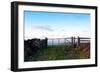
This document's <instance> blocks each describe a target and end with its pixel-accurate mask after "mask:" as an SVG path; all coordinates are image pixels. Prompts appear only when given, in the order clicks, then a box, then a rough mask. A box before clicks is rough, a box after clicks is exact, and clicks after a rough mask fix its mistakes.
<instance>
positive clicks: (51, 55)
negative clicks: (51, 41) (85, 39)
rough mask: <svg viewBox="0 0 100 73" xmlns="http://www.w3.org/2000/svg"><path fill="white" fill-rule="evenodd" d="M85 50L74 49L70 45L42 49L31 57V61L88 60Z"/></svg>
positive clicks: (81, 48)
mask: <svg viewBox="0 0 100 73" xmlns="http://www.w3.org/2000/svg"><path fill="white" fill-rule="evenodd" d="M84 50H85V48H83V47H81V46H80V47H78V48H73V47H72V46H70V45H68V46H65V45H57V46H56V45H55V46H48V48H44V49H40V50H38V52H36V53H35V54H33V55H32V56H31V58H32V59H31V60H30V61H46V60H64V59H87V58H89V57H88V56H89V55H87V52H88V51H87V52H84Z"/></svg>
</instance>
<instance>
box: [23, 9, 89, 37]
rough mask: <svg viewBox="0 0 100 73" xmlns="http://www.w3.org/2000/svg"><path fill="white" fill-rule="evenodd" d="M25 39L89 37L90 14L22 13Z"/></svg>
mask: <svg viewBox="0 0 100 73" xmlns="http://www.w3.org/2000/svg"><path fill="white" fill-rule="evenodd" d="M24 24H25V39H31V38H44V37H48V38H57V37H58V38H59V37H60V38H64V37H70V36H80V37H90V14H85V13H59V12H32V11H24Z"/></svg>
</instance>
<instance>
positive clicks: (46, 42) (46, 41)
mask: <svg viewBox="0 0 100 73" xmlns="http://www.w3.org/2000/svg"><path fill="white" fill-rule="evenodd" d="M47 44H48V38H47V37H46V38H45V48H47V46H48V45H47Z"/></svg>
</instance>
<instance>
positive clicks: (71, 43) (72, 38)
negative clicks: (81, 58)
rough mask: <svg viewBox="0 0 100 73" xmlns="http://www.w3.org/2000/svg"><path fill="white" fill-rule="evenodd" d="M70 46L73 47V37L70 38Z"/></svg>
mask: <svg viewBox="0 0 100 73" xmlns="http://www.w3.org/2000/svg"><path fill="white" fill-rule="evenodd" d="M71 45H72V46H73V37H71Z"/></svg>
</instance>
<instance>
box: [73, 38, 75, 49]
mask: <svg viewBox="0 0 100 73" xmlns="http://www.w3.org/2000/svg"><path fill="white" fill-rule="evenodd" d="M73 45H74V48H76V43H75V37H73Z"/></svg>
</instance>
